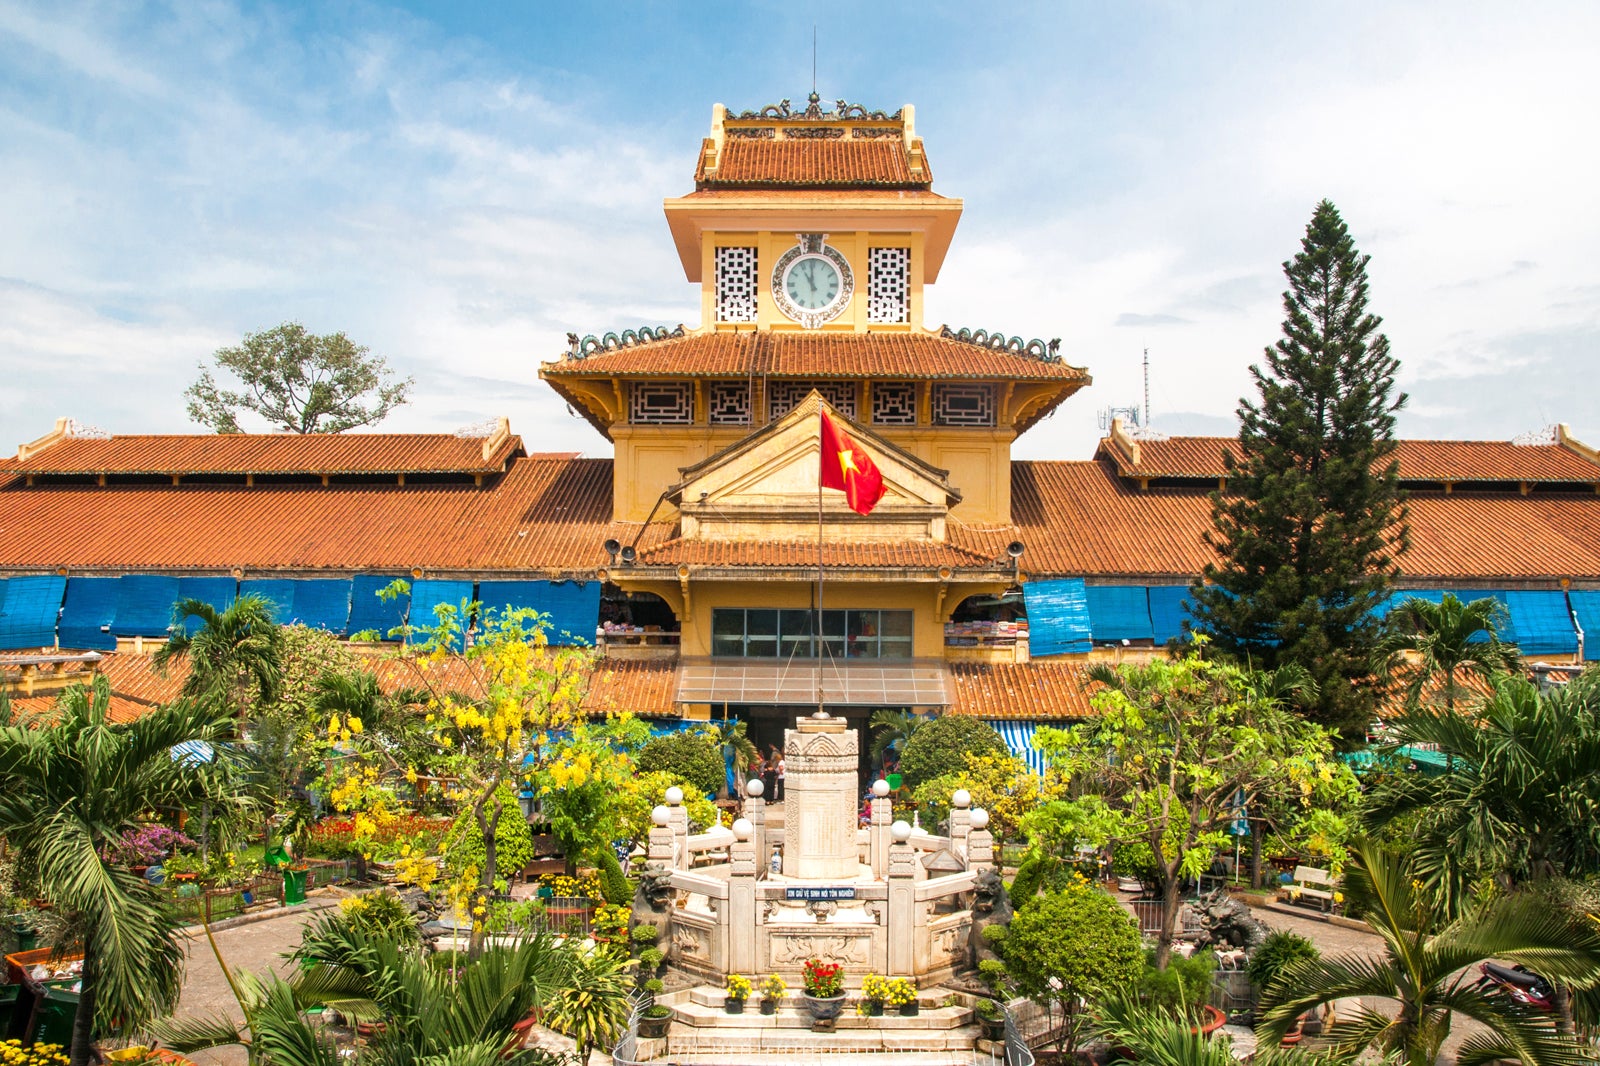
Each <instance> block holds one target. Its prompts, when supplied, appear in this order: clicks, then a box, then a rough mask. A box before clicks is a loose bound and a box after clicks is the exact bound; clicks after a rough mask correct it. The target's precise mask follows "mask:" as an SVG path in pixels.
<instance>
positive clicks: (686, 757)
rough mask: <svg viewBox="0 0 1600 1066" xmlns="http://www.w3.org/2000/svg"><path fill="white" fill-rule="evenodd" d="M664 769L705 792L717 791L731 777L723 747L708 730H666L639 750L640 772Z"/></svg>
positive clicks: (711, 793) (706, 793)
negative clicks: (708, 734)
mask: <svg viewBox="0 0 1600 1066" xmlns="http://www.w3.org/2000/svg"><path fill="white" fill-rule="evenodd" d="M658 771H664V772H666V773H669V774H674V775H676V776H678V777H681V778H683V779H684V780H685V781H688V782H690V783H691V784H692V785H694V787H695V788H696V789H698V790H699V791H700V793H701V794H702V795H715V794H716V792H717V791H718V790H719V789H720V788H722V786H723V785H724V784H725V783H726V781H727V774H728V771H727V768H726V766H724V764H723V761H722V751H721V749H720V748H719V747H718V746H717V744H716V743H715V742H713V741H712V740H711V738H710V737H708V736H707V735H706V734H704V733H697V732H689V731H685V732H681V733H663V734H662V735H660V736H657V737H651V738H650V740H649V742H648V743H646V744H645V746H644V750H642V751H640V752H639V772H640V773H644V774H648V773H655V772H658Z"/></svg>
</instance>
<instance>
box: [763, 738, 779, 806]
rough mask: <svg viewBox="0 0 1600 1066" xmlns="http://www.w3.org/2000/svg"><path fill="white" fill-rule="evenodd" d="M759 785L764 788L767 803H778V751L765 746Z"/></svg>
mask: <svg viewBox="0 0 1600 1066" xmlns="http://www.w3.org/2000/svg"><path fill="white" fill-rule="evenodd" d="M761 783H762V785H764V786H765V791H766V794H767V801H768V802H769V803H776V802H778V749H777V748H775V747H773V746H772V745H771V744H768V745H767V758H766V761H765V762H763V763H762V764H761Z"/></svg>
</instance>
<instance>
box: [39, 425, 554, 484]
mask: <svg viewBox="0 0 1600 1066" xmlns="http://www.w3.org/2000/svg"><path fill="white" fill-rule="evenodd" d="M486 445H487V448H486ZM486 451H487V454H486ZM521 452H522V438H520V437H517V436H515V435H512V434H499V435H496V436H495V437H489V438H483V437H458V436H455V435H454V434H449V433H306V434H300V433H208V434H184V435H177V434H170V435H148V436H120V437H110V438H104V439H101V438H93V437H66V438H63V439H61V440H58V441H55V442H54V443H51V444H49V445H47V446H45V447H43V448H40V449H39V450H37V451H34V452H32V453H31V454H29V455H28V457H27V458H25V459H21V460H18V461H17V462H16V463H15V465H14V467H13V469H15V470H18V471H20V472H22V473H25V474H161V475H171V474H398V473H407V474H410V473H418V474H420V473H454V474H486V473H494V472H497V471H500V470H503V469H504V468H505V465H506V463H507V462H508V461H509V460H510V459H511V457H512V456H513V455H517V454H520V453H521Z"/></svg>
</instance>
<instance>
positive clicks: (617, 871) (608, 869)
mask: <svg viewBox="0 0 1600 1066" xmlns="http://www.w3.org/2000/svg"><path fill="white" fill-rule="evenodd" d="M597 865H598V866H599V869H600V895H601V896H602V897H603V898H604V899H605V901H606V902H607V903H609V904H611V905H612V906H615V907H626V906H629V905H630V904H632V903H633V882H632V881H630V880H628V875H627V874H624V873H623V872H622V864H621V863H620V862H618V861H617V856H616V854H615V853H614V852H612V850H611V849H610V848H608V847H607V848H601V849H600V861H599V863H598V864H597Z"/></svg>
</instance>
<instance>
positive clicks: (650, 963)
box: [639, 948, 667, 970]
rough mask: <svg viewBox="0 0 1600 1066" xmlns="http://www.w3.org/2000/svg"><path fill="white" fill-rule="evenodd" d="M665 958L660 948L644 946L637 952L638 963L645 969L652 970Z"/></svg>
mask: <svg viewBox="0 0 1600 1066" xmlns="http://www.w3.org/2000/svg"><path fill="white" fill-rule="evenodd" d="M666 958H667V957H666V955H665V954H663V953H662V951H661V949H660V948H645V949H644V950H643V951H641V952H639V965H640V966H642V967H643V968H644V969H646V970H653V969H655V968H656V967H657V966H660V965H661V964H662V963H663V962H665V961H666Z"/></svg>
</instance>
